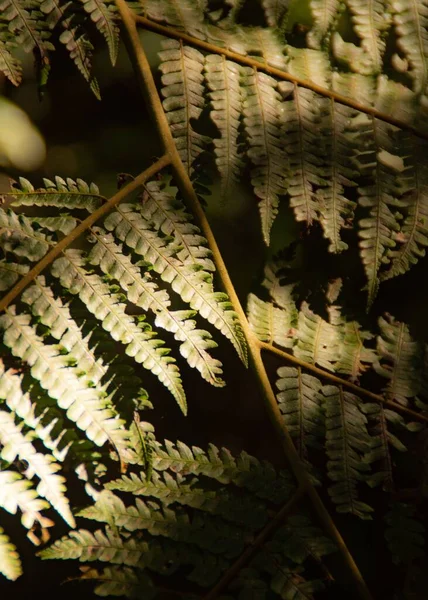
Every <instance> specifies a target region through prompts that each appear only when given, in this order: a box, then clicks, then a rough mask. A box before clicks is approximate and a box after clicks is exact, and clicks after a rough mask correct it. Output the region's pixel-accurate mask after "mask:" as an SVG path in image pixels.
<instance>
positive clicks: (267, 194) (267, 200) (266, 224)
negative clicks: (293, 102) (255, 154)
mask: <svg viewBox="0 0 428 600" xmlns="http://www.w3.org/2000/svg"><path fill="white" fill-rule="evenodd" d="M258 75H259V74H258V71H257V69H254V85H255V87H256V90H257V99H258V104H259V107H260V116H261V119H262V124H263V140H264V151H265V154H266V159H267V165H266V167H267V177H266V178H265V184H264V186H263V187H264V188H265V198H264V199H263V200H262V199H261V200H260V202H261V203H262V205H263V204H264V203H266V204H267V206H265V207H264V208H265V214H264V218H263V232H264V236H265V239H267V240H269V230H270V227H269V218H270V216H271V215H272V211H273V206H272V201H271V194H270V191H269V183H270V180H271V171H272V169H271V156H270V152H269V141H268V137H267V135H268V134H267V128H266V116H265V112H264V105H263V99H262V95H261V93H260V89H259V78H258Z"/></svg>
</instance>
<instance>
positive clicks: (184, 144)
mask: <svg viewBox="0 0 428 600" xmlns="http://www.w3.org/2000/svg"><path fill="white" fill-rule="evenodd" d="M162 47H163V48H164V50H163V51H162V52H160V59H161V64H160V65H159V70H160V71H161V73H162V78H161V79H162V85H163V87H162V89H161V93H162V96H163V97H164V100H163V102H162V105H163V107H164V110H165V112H166V116H167V119H168V122H169V124H170V127H171V132H172V135H173V137H174V139H175V143H176V146H177V150H178V152H179V154H180V158H181V160H182V162H183V165H184V166H185V168H186V170H187V172H188V174H189V176H191V175H192V174H193V173H194V170H195V161H196V160H197V159H198V157H199V156H200V155H201V154H202V152H204V150H205V149H206V146H207V142H208V140H209V138H207V136H203V135H201V134H199V133H197V132H196V131H195V130H194V128H193V126H192V120H195V121H196V120H197V119H199V117H200V115H201V113H202V109H203V107H204V103H205V101H204V94H203V91H204V88H203V81H204V76H203V73H202V71H203V68H204V56H203V55H202V54H201V53H200V52H199V51H198V50H196V49H195V48H191V47H190V46H183V45H182V43H181V42H178V41H176V40H167V41H165V42H163V43H162Z"/></svg>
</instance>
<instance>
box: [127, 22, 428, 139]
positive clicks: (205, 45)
mask: <svg viewBox="0 0 428 600" xmlns="http://www.w3.org/2000/svg"><path fill="white" fill-rule="evenodd" d="M132 16H133V17H134V19H135V22H136V23H137V25H139V26H141V27H142V28H144V29H147V30H149V31H153V32H154V33H159V34H160V35H164V36H165V37H168V38H173V39H176V40H181V41H183V42H185V43H186V44H189V46H194V47H195V48H199V49H200V50H204V51H206V52H209V53H210V54H219V55H221V56H225V57H226V58H229V59H230V60H233V61H235V62H237V63H239V64H241V65H246V66H248V67H251V68H253V69H257V70H258V71H263V72H264V73H268V74H269V75H272V76H273V77H276V78H278V79H282V80H283V81H291V82H293V83H295V84H297V85H300V86H301V87H304V88H307V89H309V90H312V91H313V92H316V93H317V94H320V96H324V97H325V98H331V99H332V100H334V101H335V102H338V103H339V104H344V105H345V106H349V107H350V108H354V109H355V110H358V111H359V112H362V113H365V114H367V115H371V116H372V117H374V118H375V119H379V120H381V121H384V122H385V123H389V124H390V125H394V126H395V127H399V128H400V129H405V130H407V131H411V132H412V133H413V134H414V135H415V136H417V137H419V138H422V139H425V140H428V133H426V132H423V131H421V130H420V129H418V128H417V127H414V126H413V125H411V124H410V123H406V122H405V121H401V120H400V119H396V118H395V117H393V116H391V115H388V114H386V113H384V112H382V111H380V110H377V109H376V108H374V107H373V106H366V105H364V104H361V103H360V102H357V101H356V100H353V99H352V98H349V97H348V96H344V95H343V94H339V93H338V92H334V91H333V90H329V89H327V88H324V87H322V86H321V85H318V84H316V83H314V82H313V81H308V80H306V79H302V78H301V77H296V76H295V75H291V74H290V73H286V72H285V71H283V70H282V69H278V68H277V67H272V66H270V65H268V64H267V63H266V62H264V63H262V62H260V61H258V60H255V59H253V58H249V57H248V56H243V55H242V54H238V53H237V52H233V51H232V50H228V49H227V48H222V47H221V46H216V45H215V44H211V43H210V42H205V41H203V40H199V39H198V38H195V37H193V36H191V35H189V34H187V33H184V32H182V31H178V30H177V29H173V28H171V27H166V26H165V25H160V24H159V23H156V21H152V20H151V19H148V18H147V17H143V16H141V15H132ZM132 16H131V18H132Z"/></svg>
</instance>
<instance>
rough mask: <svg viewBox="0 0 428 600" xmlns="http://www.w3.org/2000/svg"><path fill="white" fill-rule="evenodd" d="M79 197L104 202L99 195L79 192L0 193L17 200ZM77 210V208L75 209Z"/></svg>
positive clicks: (50, 190) (53, 190) (102, 197)
mask: <svg viewBox="0 0 428 600" xmlns="http://www.w3.org/2000/svg"><path fill="white" fill-rule="evenodd" d="M61 195H63V196H79V197H81V198H99V199H100V200H101V201H103V202H105V197H104V196H102V195H101V194H91V193H90V192H79V191H69V190H66V191H60V190H57V189H47V190H44V191H43V190H33V191H31V192H21V191H16V192H15V191H10V192H1V194H0V196H5V197H8V196H11V197H12V198H14V197H16V198H17V199H19V197H20V196H22V197H24V196H43V197H46V196H61ZM12 204H13V202H12ZM76 208H78V207H76Z"/></svg>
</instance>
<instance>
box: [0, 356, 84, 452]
mask: <svg viewBox="0 0 428 600" xmlns="http://www.w3.org/2000/svg"><path fill="white" fill-rule="evenodd" d="M0 398H2V399H3V400H4V401H5V404H6V406H8V408H9V409H10V410H11V411H13V412H14V413H15V414H16V415H18V417H19V418H20V419H22V421H23V423H25V426H26V427H29V428H31V429H33V430H34V432H35V434H36V436H37V437H38V438H39V439H40V440H41V441H42V442H43V445H44V446H45V447H46V448H47V449H48V450H50V452H51V454H52V456H53V457H54V458H55V459H56V460H57V461H58V462H63V461H64V459H65V457H66V456H67V455H69V454H73V453H70V449H71V448H72V447H73V450H77V446H78V443H79V440H78V437H77V434H76V432H75V430H73V429H67V427H66V425H65V423H64V420H63V419H61V416H60V414H59V411H58V409H56V408H55V407H52V406H49V405H47V403H46V402H44V405H45V408H42V403H40V406H37V405H38V400H39V399H38V398H31V397H30V394H29V393H28V392H24V391H23V385H22V375H20V376H18V375H16V374H13V372H11V371H10V370H9V371H4V366H3V364H0Z"/></svg>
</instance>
